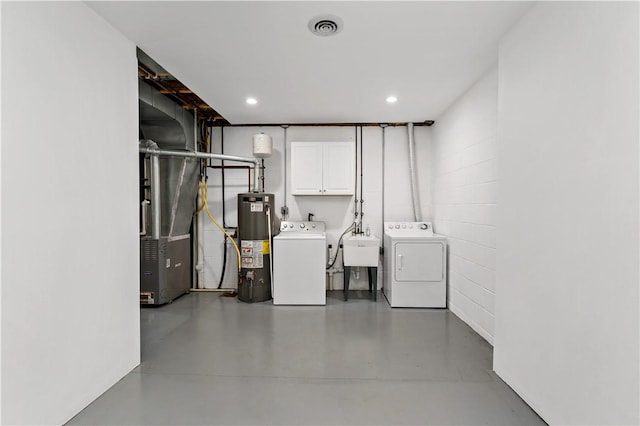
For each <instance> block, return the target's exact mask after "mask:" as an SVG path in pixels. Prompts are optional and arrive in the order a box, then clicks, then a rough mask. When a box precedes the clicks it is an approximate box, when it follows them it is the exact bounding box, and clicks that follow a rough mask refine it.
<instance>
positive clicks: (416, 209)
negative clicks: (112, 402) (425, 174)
mask: <svg viewBox="0 0 640 426" xmlns="http://www.w3.org/2000/svg"><path fill="white" fill-rule="evenodd" d="M407 133H408V134H409V171H410V173H411V201H412V202H413V217H414V221H415V222H419V221H421V220H422V212H421V209H420V194H419V192H418V170H417V169H416V141H415V139H414V137H413V123H408V124H407Z"/></svg>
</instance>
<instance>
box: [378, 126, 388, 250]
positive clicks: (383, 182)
mask: <svg viewBox="0 0 640 426" xmlns="http://www.w3.org/2000/svg"><path fill="white" fill-rule="evenodd" d="M380 127H381V128H382V233H383V234H384V185H385V177H384V162H385V158H384V154H385V148H384V146H385V136H386V130H387V125H386V124H381V125H380ZM381 244H382V247H383V248H384V238H383V239H382V242H381Z"/></svg>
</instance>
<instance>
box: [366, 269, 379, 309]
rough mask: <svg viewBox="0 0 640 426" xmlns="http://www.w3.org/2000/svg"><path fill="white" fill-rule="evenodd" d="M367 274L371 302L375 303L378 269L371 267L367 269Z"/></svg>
mask: <svg viewBox="0 0 640 426" xmlns="http://www.w3.org/2000/svg"><path fill="white" fill-rule="evenodd" d="M367 273H368V275H369V290H371V292H372V293H373V301H374V302H375V301H376V299H377V298H378V268H377V267H375V266H371V267H369V268H367Z"/></svg>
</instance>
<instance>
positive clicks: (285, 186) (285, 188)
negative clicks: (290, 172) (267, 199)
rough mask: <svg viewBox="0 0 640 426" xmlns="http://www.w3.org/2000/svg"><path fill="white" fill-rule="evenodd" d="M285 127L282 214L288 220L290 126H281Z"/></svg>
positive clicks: (283, 218)
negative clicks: (288, 131) (288, 140)
mask: <svg viewBox="0 0 640 426" xmlns="http://www.w3.org/2000/svg"><path fill="white" fill-rule="evenodd" d="M280 127H282V128H283V129H284V148H283V153H284V179H283V186H284V189H283V192H284V194H283V196H282V200H283V201H284V204H283V205H282V208H280V214H281V215H282V220H287V217H288V216H289V207H287V128H288V127H289V126H288V125H287V124H283V125H282V126H280Z"/></svg>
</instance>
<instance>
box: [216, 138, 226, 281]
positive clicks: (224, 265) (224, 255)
mask: <svg viewBox="0 0 640 426" xmlns="http://www.w3.org/2000/svg"><path fill="white" fill-rule="evenodd" d="M220 154H224V127H221V128H220ZM220 165H221V166H222V167H221V168H220V170H221V172H222V227H223V228H224V229H227V223H226V219H225V203H224V169H225V167H224V160H222V161H221V162H220ZM222 245H223V247H222V252H223V255H222V271H221V273H220V281H219V282H218V288H222V281H224V273H225V272H226V269H227V234H224V241H223V243H222Z"/></svg>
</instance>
